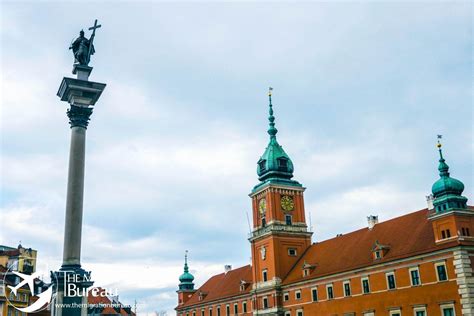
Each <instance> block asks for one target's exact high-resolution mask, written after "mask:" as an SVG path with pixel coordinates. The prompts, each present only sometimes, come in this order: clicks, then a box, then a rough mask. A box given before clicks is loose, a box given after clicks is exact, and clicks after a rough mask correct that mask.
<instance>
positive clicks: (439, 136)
mask: <svg viewBox="0 0 474 316" xmlns="http://www.w3.org/2000/svg"><path fill="white" fill-rule="evenodd" d="M442 138H443V135H440V134H438V144H436V147H438V148H441V146H443V145H441V141H440V140H441V139H442Z"/></svg>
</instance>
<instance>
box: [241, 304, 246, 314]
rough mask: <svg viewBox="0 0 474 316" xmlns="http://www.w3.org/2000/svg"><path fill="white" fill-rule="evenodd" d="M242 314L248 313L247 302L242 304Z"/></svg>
mask: <svg viewBox="0 0 474 316" xmlns="http://www.w3.org/2000/svg"><path fill="white" fill-rule="evenodd" d="M242 312H243V313H247V302H242Z"/></svg>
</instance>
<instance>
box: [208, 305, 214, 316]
mask: <svg viewBox="0 0 474 316" xmlns="http://www.w3.org/2000/svg"><path fill="white" fill-rule="evenodd" d="M207 314H208V315H211V314H212V315H214V311H213V310H212V307H209V309H208V310H207Z"/></svg>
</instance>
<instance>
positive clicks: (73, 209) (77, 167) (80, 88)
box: [52, 20, 105, 316]
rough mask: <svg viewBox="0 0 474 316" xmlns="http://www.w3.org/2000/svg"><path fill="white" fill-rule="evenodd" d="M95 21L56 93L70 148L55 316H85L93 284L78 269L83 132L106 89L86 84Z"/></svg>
mask: <svg viewBox="0 0 474 316" xmlns="http://www.w3.org/2000/svg"><path fill="white" fill-rule="evenodd" d="M99 27H100V25H97V20H96V21H95V23H94V26H93V27H91V28H89V30H92V35H91V37H90V38H89V39H87V38H86V37H84V31H81V32H80V35H79V37H78V38H77V39H76V40H75V41H74V42H73V43H72V44H71V47H70V48H69V49H72V51H73V53H74V58H75V63H74V66H73V71H72V73H73V74H75V75H76V78H68V77H64V78H63V80H62V82H61V85H60V87H59V90H58V93H57V95H58V97H60V98H61V101H64V102H67V103H68V104H69V106H70V107H69V109H68V110H67V116H68V118H69V124H70V126H71V145H70V150H69V171H68V181H67V196H66V220H65V226H64V248H63V263H62V266H61V269H60V270H59V271H56V272H54V273H52V279H53V281H54V280H55V281H56V285H57V286H56V297H55V298H54V301H53V306H52V315H54V316H63V315H64V316H86V315H87V288H89V287H91V286H92V284H93V282H92V280H91V277H90V274H91V273H90V272H88V271H85V270H84V269H82V267H81V235H82V215H83V202H84V167H85V149H86V130H87V126H88V124H89V120H90V117H91V115H92V110H93V107H94V105H95V103H96V102H97V100H98V99H99V97H100V95H101V94H102V91H104V89H105V84H104V83H99V82H93V81H89V76H90V74H91V72H92V67H90V66H89V65H88V64H89V61H90V56H91V55H92V54H94V52H95V50H94V45H93V41H94V36H95V30H96V29H97V28H99Z"/></svg>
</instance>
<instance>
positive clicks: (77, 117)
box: [67, 104, 92, 129]
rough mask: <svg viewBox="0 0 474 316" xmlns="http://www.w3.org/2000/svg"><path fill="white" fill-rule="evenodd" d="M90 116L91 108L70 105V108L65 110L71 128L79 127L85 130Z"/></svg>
mask: <svg viewBox="0 0 474 316" xmlns="http://www.w3.org/2000/svg"><path fill="white" fill-rule="evenodd" d="M91 115H92V108H86V107H82V106H76V105H73V104H71V108H70V109H69V110H67V116H68V117H69V124H70V125H71V128H73V127H76V126H79V127H83V128H85V129H87V125H89V120H90V116H91Z"/></svg>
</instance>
